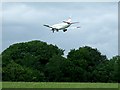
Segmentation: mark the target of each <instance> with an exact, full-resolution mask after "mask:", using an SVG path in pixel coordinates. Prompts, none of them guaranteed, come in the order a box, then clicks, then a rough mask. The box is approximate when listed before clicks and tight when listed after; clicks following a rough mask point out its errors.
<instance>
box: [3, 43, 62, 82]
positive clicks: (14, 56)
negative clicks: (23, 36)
mask: <svg viewBox="0 0 120 90" xmlns="http://www.w3.org/2000/svg"><path fill="white" fill-rule="evenodd" d="M54 55H63V50H62V49H59V48H58V47H57V46H53V45H48V44H47V43H45V42H41V41H30V42H25V43H17V44H13V45H11V46H10V47H9V48H7V49H6V50H5V51H3V53H2V67H3V80H8V81H15V80H16V81H44V79H45V77H44V72H43V71H44V66H45V65H46V64H47V63H48V62H49V60H50V58H52V57H53V56H54Z"/></svg>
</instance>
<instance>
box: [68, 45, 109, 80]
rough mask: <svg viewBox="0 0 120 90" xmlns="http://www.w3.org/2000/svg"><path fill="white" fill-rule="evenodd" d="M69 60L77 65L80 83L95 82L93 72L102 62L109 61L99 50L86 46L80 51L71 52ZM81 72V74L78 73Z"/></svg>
mask: <svg viewBox="0 0 120 90" xmlns="http://www.w3.org/2000/svg"><path fill="white" fill-rule="evenodd" d="M67 58H68V59H69V60H70V61H72V62H73V63H74V65H75V69H76V72H75V73H77V74H76V75H77V77H79V81H83V82H85V81H87V82H93V75H92V73H93V71H94V69H95V68H96V67H97V66H98V65H99V64H100V63H102V62H105V61H106V60H107V58H106V56H105V55H102V54H101V53H100V52H99V51H98V50H97V49H93V48H91V47H88V46H85V47H80V48H79V49H78V50H75V49H73V50H71V51H70V52H69V53H68V56H67ZM78 72H79V73H78Z"/></svg>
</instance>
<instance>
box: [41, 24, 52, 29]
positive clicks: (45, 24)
mask: <svg viewBox="0 0 120 90" xmlns="http://www.w3.org/2000/svg"><path fill="white" fill-rule="evenodd" d="M43 26H46V27H49V28H52V27H51V26H49V25H46V24H45V25H43Z"/></svg>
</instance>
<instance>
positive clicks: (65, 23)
mask: <svg viewBox="0 0 120 90" xmlns="http://www.w3.org/2000/svg"><path fill="white" fill-rule="evenodd" d="M75 23H79V22H71V18H69V19H68V20H66V21H63V23H58V24H54V25H52V26H49V25H46V24H45V25H44V26H46V27H49V28H51V30H52V31H53V33H54V31H57V32H58V31H59V30H63V32H65V31H67V28H68V27H69V26H70V25H72V24H75ZM76 28H80V27H76Z"/></svg>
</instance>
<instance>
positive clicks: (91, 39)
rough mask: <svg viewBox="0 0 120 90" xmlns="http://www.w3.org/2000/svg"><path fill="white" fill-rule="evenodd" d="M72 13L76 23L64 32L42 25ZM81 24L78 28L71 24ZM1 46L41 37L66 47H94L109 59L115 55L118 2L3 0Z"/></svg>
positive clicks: (56, 21) (65, 17) (116, 47)
mask: <svg viewBox="0 0 120 90" xmlns="http://www.w3.org/2000/svg"><path fill="white" fill-rule="evenodd" d="M69 16H71V17H72V20H73V21H79V22H80V23H79V24H76V25H72V26H71V28H68V31H67V32H62V31H60V32H55V33H52V32H51V30H50V29H49V28H47V27H44V26H43V24H49V25H52V24H55V23H60V22H62V21H63V20H66V19H68V17H69ZM76 26H81V28H80V29H75V28H72V27H76ZM2 35H3V37H2V41H3V42H2V47H3V48H2V49H3V50H5V49H6V48H8V47H9V46H10V45H12V44H14V43H18V42H27V41H31V40H40V41H44V42H47V43H49V44H54V45H57V46H58V47H59V48H62V49H65V55H67V53H68V52H69V51H70V49H78V48H79V47H82V46H90V47H93V48H97V49H98V50H99V51H100V52H101V53H102V54H103V55H107V57H108V58H111V57H113V56H115V55H117V54H118V3H117V2H108V3H105V2H103V3H100V2H99V3H95V2H89V3H88V2H85V3H83V2H77V3H73V2H72V3H68V2H67V3H65V2H63V3H54V2H53V3H52V2H51V3H48V2H46V3H42V2H40V3H38V2H36V3H33V2H27V3H3V24H2Z"/></svg>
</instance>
